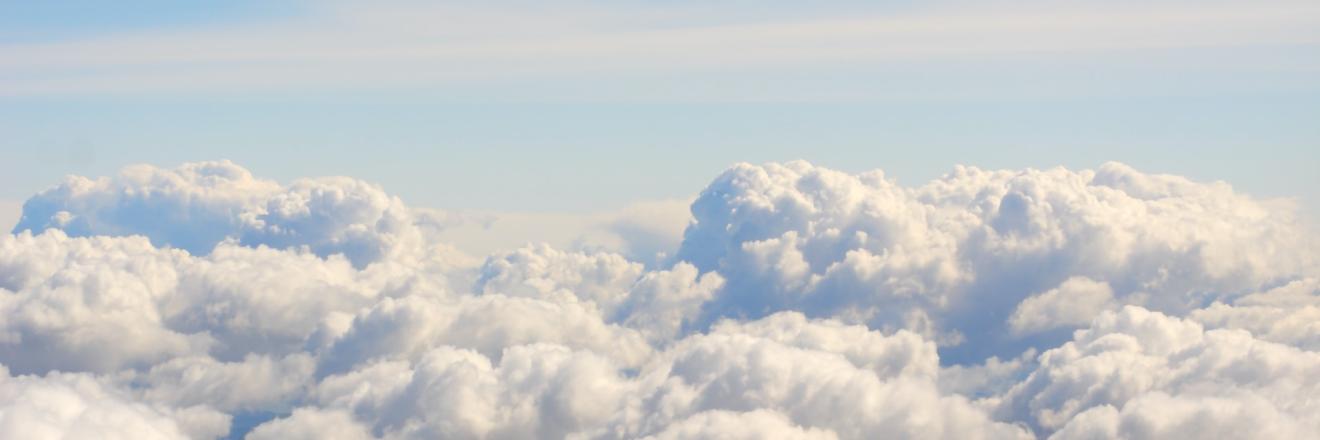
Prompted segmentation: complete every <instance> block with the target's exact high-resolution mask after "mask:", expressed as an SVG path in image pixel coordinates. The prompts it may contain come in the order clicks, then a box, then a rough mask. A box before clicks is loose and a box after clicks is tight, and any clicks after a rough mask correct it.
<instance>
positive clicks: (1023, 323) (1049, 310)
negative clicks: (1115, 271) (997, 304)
mask: <svg viewBox="0 0 1320 440" xmlns="http://www.w3.org/2000/svg"><path fill="white" fill-rule="evenodd" d="M1114 305H1115V304H1114V293H1113V291H1111V290H1110V289H1109V285H1108V284H1105V283H1102V282H1097V281H1095V280H1092V279H1090V278H1086V277H1073V278H1069V279H1067V280H1065V281H1064V282H1063V284H1060V285H1059V287H1055V288H1053V289H1050V290H1047V291H1044V292H1041V293H1040V294H1037V295H1034V296H1031V297H1029V298H1027V299H1024V300H1022V302H1021V303H1019V304H1018V306H1017V309H1016V310H1014V311H1013V316H1011V317H1009V318H1008V326H1009V327H1010V328H1012V329H1013V331H1014V332H1017V333H1028V332H1035V331H1041V330H1048V329H1053V328H1058V327H1064V326H1071V327H1080V326H1082V325H1085V324H1087V323H1089V322H1091V319H1093V318H1095V316H1096V315H1099V314H1100V312H1102V311H1105V310H1108V309H1111V308H1113V307H1114Z"/></svg>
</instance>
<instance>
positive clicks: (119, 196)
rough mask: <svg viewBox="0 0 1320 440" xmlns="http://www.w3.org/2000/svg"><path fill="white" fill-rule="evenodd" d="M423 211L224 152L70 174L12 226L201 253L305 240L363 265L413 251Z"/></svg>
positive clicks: (350, 182)
mask: <svg viewBox="0 0 1320 440" xmlns="http://www.w3.org/2000/svg"><path fill="white" fill-rule="evenodd" d="M417 221H418V220H417V218H416V217H415V216H414V215H413V214H412V213H411V212H409V211H408V210H407V208H405V207H404V206H403V202H401V201H400V200H399V199H398V198H397V197H392V196H389V195H387V194H385V192H384V191H382V190H381V189H380V188H379V187H377V186H375V185H372V184H369V183H366V182H362V181H359V180H354V179H350V178H345V177H326V178H319V179H302V180H298V181H295V182H293V183H292V184H290V185H288V186H281V185H279V184H278V183H275V182H273V181H269V180H263V179H258V178H256V177H254V176H252V174H251V173H250V172H248V171H247V170H245V169H243V168H242V167H239V166H237V165H234V164H233V163H231V162H228V161H220V162H202V163H192V164H186V165H183V166H181V167H179V168H176V169H173V170H166V169H160V168H156V167H152V166H150V165H137V166H131V167H127V168H124V169H123V170H122V171H121V172H120V174H119V176H116V177H114V178H100V179H95V180H93V179H88V178H84V177H79V176H70V177H68V178H67V179H66V180H65V181H64V182H63V183H61V184H60V185H59V186H56V187H54V188H51V189H48V190H45V191H42V192H41V193H39V194H37V195H36V196H34V197H32V198H31V199H28V201H27V202H26V203H25V204H24V208H23V218H22V220H21V221H20V222H19V224H18V225H17V226H16V227H15V228H14V230H15V231H24V230H31V231H33V232H41V231H44V230H47V229H60V230H63V231H65V232H66V233H68V234H70V235H74V236H88V235H132V234H140V235H146V236H147V237H149V238H151V240H152V242H153V243H154V244H156V245H161V246H163V245H169V246H173V247H178V248H181V249H185V250H188V251H189V252H191V253H193V254H199V255H200V254H206V253H208V252H210V251H211V249H212V247H214V246H215V245H216V244H218V243H220V242H222V241H224V240H227V239H234V240H237V241H238V242H240V243H242V244H244V245H248V246H256V245H267V246H271V247H274V248H280V249H286V248H298V247H304V246H305V247H307V248H310V249H311V250H312V251H314V252H316V253H317V254H318V255H330V254H336V253H340V254H344V255H345V256H347V257H348V258H349V260H351V261H353V263H354V264H355V265H357V266H359V267H362V266H365V265H367V264H369V263H372V262H375V261H378V260H381V259H383V258H385V257H387V256H389V255H390V254H397V253H402V252H409V251H414V252H415V251H416V249H415V246H417V245H418V240H419V239H420V238H419V236H420V234H421V231H420V230H419V228H418V227H417V224H416V223H417Z"/></svg>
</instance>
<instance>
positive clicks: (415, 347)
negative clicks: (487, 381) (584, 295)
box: [320, 295, 651, 374]
mask: <svg viewBox="0 0 1320 440" xmlns="http://www.w3.org/2000/svg"><path fill="white" fill-rule="evenodd" d="M536 342H545V343H555V344H562V345H566V346H569V347H574V348H579V349H586V350H591V351H595V352H599V353H604V354H607V355H608V356H609V357H611V358H613V359H615V360H617V361H619V363H620V364H623V365H637V364H639V363H641V362H642V361H643V360H645V358H646V357H647V356H648V355H649V354H650V351H651V348H650V346H648V345H647V344H646V342H645V340H644V339H643V338H642V336H641V335H640V334H638V333H637V332H636V331H633V330H630V329H626V328H623V327H619V326H615V325H610V324H606V323H604V322H603V321H601V318H600V313H599V312H598V311H597V310H596V309H595V308H594V307H591V306H590V304H585V305H584V304H581V303H557V302H549V301H542V300H535V299H530V298H518V297H505V296H501V295H486V296H481V297H475V298H473V297H466V298H462V299H460V300H458V301H454V302H446V301H440V300H431V299H424V298H421V297H417V296H409V297H405V298H401V299H398V300H395V299H392V298H386V299H384V300H382V301H381V302H380V303H378V304H376V305H375V306H373V307H372V308H371V309H369V310H365V311H363V312H362V313H361V314H359V315H358V316H357V317H356V318H354V319H353V321H352V325H351V326H350V327H349V328H348V330H347V331H346V332H345V333H344V334H343V335H342V336H341V337H339V338H338V339H336V340H334V342H333V344H332V345H331V346H330V347H329V348H328V349H327V350H326V353H325V355H324V356H323V358H322V365H321V367H320V371H321V372H322V374H331V373H339V372H343V371H347V370H348V369H351V368H353V367H354V366H357V365H362V364H364V363H367V362H370V361H374V360H382V359H406V360H416V359H418V358H420V357H421V356H422V355H424V354H425V353H427V352H429V350H430V349H431V348H433V347H438V346H454V347H461V348H468V349H473V350H476V351H477V352H479V353H481V354H482V355H484V356H486V357H489V358H493V359H499V358H500V357H501V353H502V352H503V350H504V349H505V348H506V347H509V346H514V345H522V344H529V343H536Z"/></svg>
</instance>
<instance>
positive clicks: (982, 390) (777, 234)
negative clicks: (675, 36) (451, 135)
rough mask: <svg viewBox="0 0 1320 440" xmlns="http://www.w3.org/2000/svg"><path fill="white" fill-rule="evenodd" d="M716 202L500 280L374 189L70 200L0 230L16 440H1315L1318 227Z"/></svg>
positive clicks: (947, 191)
mask: <svg viewBox="0 0 1320 440" xmlns="http://www.w3.org/2000/svg"><path fill="white" fill-rule="evenodd" d="M690 210H691V217H690V218H689V219H687V221H688V225H687V228H686V230H685V231H684V232H683V234H682V239H681V242H677V243H675V242H674V240H673V239H670V238H667V236H666V235H665V234H664V233H661V232H657V231H664V230H666V227H665V226H664V225H660V223H666V222H674V221H677V220H669V219H667V217H665V216H664V214H663V213H662V212H666V211H665V210H663V209H661V207H659V206H658V205H657V206H641V207H637V208H634V209H631V210H629V211H628V212H625V213H623V214H620V215H617V216H613V217H608V218H604V217H603V218H604V220H603V221H602V222H600V227H601V228H602V230H604V231H605V232H604V233H603V234H604V235H600V236H597V237H595V238H591V239H588V240H583V241H579V242H578V243H576V245H573V246H567V247H564V248H556V247H552V246H550V245H546V244H532V245H527V246H523V247H519V248H516V249H510V250H500V251H496V252H494V253H492V254H490V255H482V256H473V255H469V254H467V253H465V252H464V251H462V250H460V249H459V248H456V247H455V246H453V245H451V244H449V243H448V242H447V241H446V239H445V237H446V231H452V230H453V228H455V227H456V220H455V219H454V217H452V216H450V215H449V214H447V213H445V212H443V211H436V210H428V209H421V208H417V207H410V206H407V205H406V204H404V203H403V202H402V201H401V200H400V199H399V198H397V197H394V196H391V195H390V194H388V193H387V192H385V191H384V190H383V189H382V188H380V187H379V186H376V185H374V184H371V183H367V182H363V181H360V180H357V179H352V178H347V177H330V178H312V179H302V180H297V181H294V182H290V183H287V184H284V183H280V182H275V181H273V180H267V179H262V178H259V177H256V176H253V175H252V174H251V173H250V172H248V171H247V170H245V169H244V168H242V167H240V166H238V165H236V164H233V163H230V162H223V161H222V162H206V163H192V164H184V165H182V166H179V167H177V168H173V169H164V168H156V167H152V166H134V167H129V168H125V169H124V170H123V171H122V172H121V173H120V174H119V175H117V176H113V177H102V178H85V177H69V178H67V179H66V180H65V181H64V182H61V183H59V184H58V185H56V186H54V187H52V188H50V189H48V190H46V191H43V192H41V193H39V194H37V195H35V196H33V197H32V198H31V199H29V200H28V201H27V202H26V203H25V204H24V206H23V213H22V218H21V219H20V220H19V222H18V224H17V226H16V227H15V228H14V231H13V232H12V233H10V234H5V235H0V316H2V317H3V319H0V437H2V438H29V439H42V438H87V437H99V438H132V439H155V438H160V439H170V438H243V437H245V436H246V437H247V438H253V439H266V438H281V439H284V438H363V439H366V438H584V439H585V438H602V439H604V438H658V439H669V438H674V439H677V438H749V439H751V438H758V439H759V438H793V439H797V438H803V439H808V438H810V439H816V438H819V439H870V438H931V439H935V438H939V439H967V438H988V439H1000V438H1013V439H1017V438H1060V439H1071V438H1091V439H1093V438H1205V437H1230V438H1260V439H1276V438H1320V401H1317V400H1316V399H1315V398H1314V396H1316V395H1320V324H1318V323H1320V255H1317V251H1318V250H1320V246H1317V245H1318V244H1320V242H1318V241H1317V237H1316V235H1315V234H1314V232H1313V231H1312V230H1311V229H1309V226H1308V223H1307V222H1306V221H1304V220H1303V219H1300V218H1298V213H1297V212H1296V208H1295V207H1293V206H1290V205H1287V204H1280V203H1276V202H1271V201H1263V200H1257V199H1253V198H1251V197H1249V196H1246V195H1243V194H1241V193H1238V192H1235V191H1234V190H1233V189H1232V188H1231V187H1230V186H1229V185H1227V184H1225V183H1202V182H1194V181H1191V180H1188V179H1186V178H1182V177H1179V176H1170V175H1156V174H1147V173H1142V172H1140V171H1137V170H1134V169H1132V168H1131V167H1128V166H1126V165H1123V164H1118V163H1107V164H1103V165H1101V166H1100V167H1098V168H1097V169H1095V170H1080V171H1076V170H1067V169H1063V168H1055V169H1049V170H1034V169H1027V170H981V169H977V168H970V167H957V168H955V169H954V170H953V171H952V172H950V173H949V174H947V175H945V176H944V177H942V178H940V179H937V180H934V181H932V182H929V183H926V184H924V185H921V186H916V187H907V186H901V185H898V184H897V183H895V182H894V181H892V180H890V179H887V178H886V176H885V175H884V173H883V172H881V171H873V172H867V173H861V174H848V173H844V172H839V171H835V170H830V169H825V168H822V167H818V166H814V165H812V164H810V163H807V162H789V163H782V164H776V163H771V164H765V165H751V164H737V165H734V166H733V167H731V168H729V169H728V170H727V171H725V172H724V173H722V174H720V175H719V176H717V177H715V179H714V180H713V181H712V182H711V183H710V184H709V185H708V186H707V187H706V188H705V189H704V190H702V191H701V192H700V194H699V195H697V197H696V199H695V200H694V201H693V202H692V203H691V206H690ZM658 219H665V220H664V221H659V220H658ZM678 220H681V219H678ZM600 237H606V238H600Z"/></svg>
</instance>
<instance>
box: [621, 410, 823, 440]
mask: <svg viewBox="0 0 1320 440" xmlns="http://www.w3.org/2000/svg"><path fill="white" fill-rule="evenodd" d="M645 438H647V439H654V440H672V439H727V440H736V439H745V440H753V439H775V440H790V439H793V440H832V439H837V438H839V437H838V436H837V435H835V434H834V433H833V432H830V431H826V430H822V429H815V428H812V429H802V428H801V427H799V426H796V425H793V421H791V420H789V419H788V417H785V416H784V415H783V414H780V413H777V412H774V411H766V410H755V411H748V412H732V411H719V410H715V411H706V412H703V413H700V414H697V415H694V416H692V417H688V418H687V419H684V420H683V421H681V422H678V423H675V424H672V425H669V426H668V427H666V428H665V430H664V431H662V432H660V433H659V434H656V435H653V436H647V437H645Z"/></svg>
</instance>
